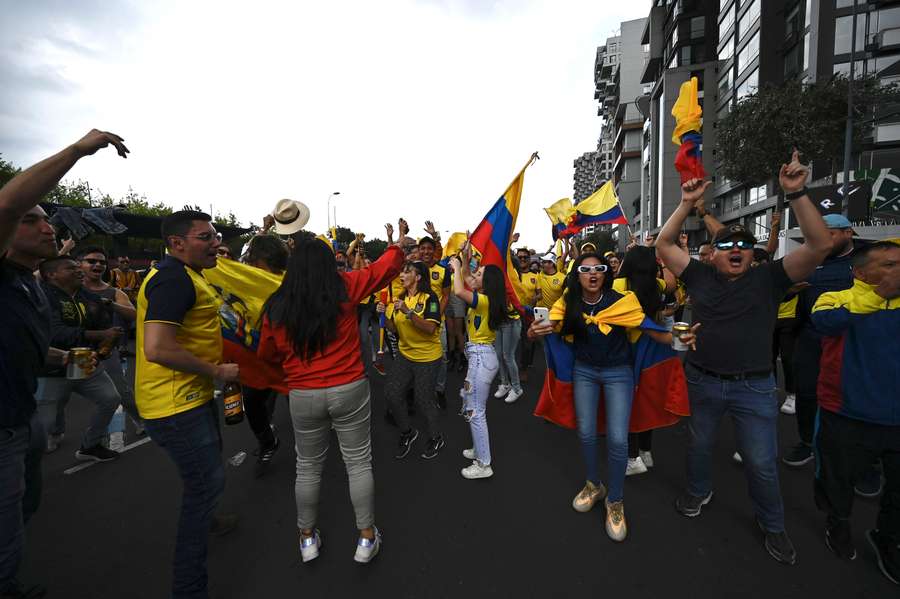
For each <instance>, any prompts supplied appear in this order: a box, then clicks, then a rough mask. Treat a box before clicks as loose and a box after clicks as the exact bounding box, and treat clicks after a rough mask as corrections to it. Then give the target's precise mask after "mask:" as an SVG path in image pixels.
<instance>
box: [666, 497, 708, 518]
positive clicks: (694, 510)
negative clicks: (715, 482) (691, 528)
mask: <svg viewBox="0 0 900 599" xmlns="http://www.w3.org/2000/svg"><path fill="white" fill-rule="evenodd" d="M712 496H713V494H712V491H710V492H709V493H708V494H707V495H706V497H697V496H696V495H691V494H690V493H687V492H685V493H683V494H682V495H681V496H680V497H678V499H676V500H675V509H676V510H677V511H678V513H679V514H681V515H682V516H687V517H688V518H693V517H695V516H699V515H700V510H701V508H703V506H704V505H706V504H707V503H709V502H710V501H712Z"/></svg>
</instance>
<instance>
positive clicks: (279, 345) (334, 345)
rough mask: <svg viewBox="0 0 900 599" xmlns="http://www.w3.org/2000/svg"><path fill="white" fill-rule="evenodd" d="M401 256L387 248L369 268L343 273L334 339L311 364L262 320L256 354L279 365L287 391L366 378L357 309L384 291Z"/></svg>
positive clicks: (283, 334)
mask: <svg viewBox="0 0 900 599" xmlns="http://www.w3.org/2000/svg"><path fill="white" fill-rule="evenodd" d="M402 266H403V252H402V251H401V250H400V248H399V247H397V246H391V247H389V248H388V249H387V250H386V251H385V252H384V254H382V255H381V257H380V258H379V259H378V260H376V261H375V262H374V263H373V264H372V265H371V266H369V267H367V268H363V269H362V270H354V271H351V272H347V273H342V274H341V277H342V278H343V279H344V284H345V285H346V286H347V295H348V296H349V299H348V300H347V301H346V302H343V303H342V304H341V314H340V316H339V317H338V326H337V337H336V338H335V339H334V341H332V342H331V344H330V345H328V346H327V347H326V348H325V350H324V351H323V352H322V353H321V354H320V355H319V356H317V357H315V358H314V359H313V360H312V361H310V362H306V361H304V360H303V359H301V358H299V357H298V356H297V355H295V354H294V349H293V346H292V344H291V342H290V341H289V340H288V338H287V334H286V332H285V330H284V327H282V326H275V325H272V323H271V322H269V319H268V318H265V319H264V320H263V325H262V330H261V331H260V339H259V348H258V350H257V354H258V355H259V356H260V357H261V358H262V359H263V360H266V361H268V362H274V363H276V364H280V365H281V367H282V368H283V369H284V374H285V377H286V380H285V383H286V385H287V387H288V388H290V389H324V388H326V387H337V386H339V385H346V384H348V383H352V382H354V381H358V380H359V379H361V378H363V377H364V376H365V375H366V372H365V370H364V368H363V363H362V359H361V356H360V353H359V327H358V326H357V320H356V307H357V306H358V305H359V302H361V301H362V300H363V299H365V298H366V297H368V296H370V295H372V294H373V293H375V292H376V291H378V290H379V289H382V288H384V287H385V286H386V285H387V284H388V283H389V282H390V281H391V279H393V278H394V277H396V276H397V275H398V274H399V273H400V269H401V268H402Z"/></svg>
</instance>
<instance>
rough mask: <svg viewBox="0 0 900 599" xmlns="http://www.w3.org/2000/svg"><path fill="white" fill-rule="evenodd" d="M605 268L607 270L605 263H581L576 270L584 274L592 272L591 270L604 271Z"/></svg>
mask: <svg viewBox="0 0 900 599" xmlns="http://www.w3.org/2000/svg"><path fill="white" fill-rule="evenodd" d="M606 270H607V266H606V265H605V264H590V265H588V264H582V265H581V266H579V267H578V272H579V273H581V274H583V275H586V274H588V273H592V272H596V273H600V272H606Z"/></svg>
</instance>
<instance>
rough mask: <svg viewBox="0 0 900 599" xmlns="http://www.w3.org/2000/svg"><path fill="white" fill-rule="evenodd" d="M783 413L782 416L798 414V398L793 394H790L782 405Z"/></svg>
mask: <svg viewBox="0 0 900 599" xmlns="http://www.w3.org/2000/svg"><path fill="white" fill-rule="evenodd" d="M781 413H782V414H796V413H797V396H796V395H794V394H793V393H788V395H787V397H785V398H784V403H783V404H781Z"/></svg>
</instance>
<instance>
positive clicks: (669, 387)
mask: <svg viewBox="0 0 900 599" xmlns="http://www.w3.org/2000/svg"><path fill="white" fill-rule="evenodd" d="M564 313H565V301H564V300H563V299H560V300H559V301H558V302H557V303H556V305H554V306H553V310H552V311H551V314H550V318H551V320H560V319H561V318H562V314H564ZM591 322H592V323H594V324H596V325H597V326H598V328H599V329H600V330H601V331H603V330H604V329H606V330H609V327H610V326H614V325H618V326H626V327H630V328H639V329H644V330H657V331H664V330H665V329H664V328H663V327H661V326H659V325H658V324H656V323H655V322H653V321H652V320H651V319H649V318H647V317H646V316H644V315H643V312H641V308H640V303H639V302H638V301H637V297H636V296H635V295H634V294H633V293H631V292H627V293H625V295H624V296H623V297H622V298H621V299H620V300H619V301H617V302H616V303H615V304H613V305H612V306H610V307H609V308H606V309H605V310H601V311H600V312H598V313H597V314H596V315H595V316H594V317H592V318H591ZM544 352H545V355H546V358H547V372H546V374H545V375H544V386H543V388H542V389H541V396H540V398H539V399H538V404H537V407H536V408H535V411H534V415H535V416H539V417H541V418H544V419H546V420H549V421H550V422H553V423H555V424H558V425H560V426H562V427H565V428H571V429H574V428H576V427H577V418H576V415H575V393H574V388H573V379H574V366H575V352H574V348H573V346H572V343H571V340H570V339H565V338H563V337H562V336H561V335H558V334H556V333H553V334H551V335H548V336H547V337H544ZM632 355H633V356H634V365H633V366H634V381H635V389H634V400H633V401H632V404H631V418H630V420H629V431H630V432H633V433H638V432H642V431H647V430H653V429H655V428H661V427H664V426H669V425H672V424H675V423H676V422H678V419H679V418H680V417H682V416H688V415H690V407H689V404H688V395H687V381H686V380H685V378H684V369H683V368H682V365H681V360H679V358H678V355H677V354H676V353H675V351H674V350H673V349H672V348H671V347H669V346H668V345H663V344H661V343H657V342H656V341H654V340H653V339H651V338H650V336H649V335H640V336H639V337H638V338H637V339H636V340H635V341H633V342H632ZM601 400H602V397H601ZM605 414H606V411H605V410H603V409H601V410H599V411H598V414H597V430H598V432H601V433H602V432H605V431H606V416H605Z"/></svg>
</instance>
